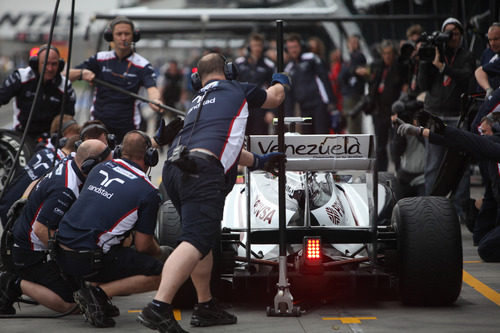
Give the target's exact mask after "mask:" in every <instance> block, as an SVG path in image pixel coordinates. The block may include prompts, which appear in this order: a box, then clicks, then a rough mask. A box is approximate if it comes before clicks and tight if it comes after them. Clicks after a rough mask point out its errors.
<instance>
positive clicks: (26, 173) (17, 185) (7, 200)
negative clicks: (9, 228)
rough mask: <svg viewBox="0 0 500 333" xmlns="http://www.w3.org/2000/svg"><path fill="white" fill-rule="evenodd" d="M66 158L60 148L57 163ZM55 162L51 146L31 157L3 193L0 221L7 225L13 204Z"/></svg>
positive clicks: (0, 203) (0, 202)
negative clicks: (8, 214) (8, 213)
mask: <svg viewBox="0 0 500 333" xmlns="http://www.w3.org/2000/svg"><path fill="white" fill-rule="evenodd" d="M63 158H64V153H63V152H62V151H61V150H60V149H59V150H58V152H57V155H56V165H57V163H59V161H61V160H62V159H63ZM53 162H54V150H53V149H51V148H43V149H41V150H39V151H37V152H36V154H35V155H34V156H33V157H31V159H30V160H29V161H28V163H27V164H26V166H25V167H24V169H23V171H22V172H21V173H20V174H19V175H18V176H16V178H15V179H14V180H12V182H11V183H10V184H9V186H8V187H7V188H5V189H4V191H5V193H3V195H2V200H1V201H0V221H1V222H2V225H3V226H5V223H7V212H8V211H9V209H10V207H11V206H12V204H13V203H14V202H15V201H16V200H18V199H20V198H21V196H22V195H23V193H24V191H25V190H26V188H27V187H28V186H29V184H31V182H32V181H34V180H36V179H38V178H40V177H42V176H43V175H45V174H46V173H47V172H48V171H49V170H50V169H52V163H53Z"/></svg>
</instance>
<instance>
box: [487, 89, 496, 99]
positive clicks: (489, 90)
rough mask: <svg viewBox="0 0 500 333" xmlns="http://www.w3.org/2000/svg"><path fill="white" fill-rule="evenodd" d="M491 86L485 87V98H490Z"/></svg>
mask: <svg viewBox="0 0 500 333" xmlns="http://www.w3.org/2000/svg"><path fill="white" fill-rule="evenodd" d="M493 91H494V90H493V88H491V87H489V88H488V89H486V99H488V98H490V96H491V94H492V93H493Z"/></svg>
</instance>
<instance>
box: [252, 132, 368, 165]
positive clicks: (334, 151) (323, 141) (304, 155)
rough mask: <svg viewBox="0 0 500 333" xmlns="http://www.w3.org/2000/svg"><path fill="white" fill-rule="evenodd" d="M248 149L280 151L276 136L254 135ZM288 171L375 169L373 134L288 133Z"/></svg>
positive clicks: (286, 151) (286, 137) (260, 151)
mask: <svg viewBox="0 0 500 333" xmlns="http://www.w3.org/2000/svg"><path fill="white" fill-rule="evenodd" d="M247 148H248V150H249V151H251V152H253V153H255V154H259V155H262V154H267V153H270V152H276V151H278V136H277V135H251V136H249V137H248V141H247ZM285 153H286V159H287V162H286V170H287V171H332V170H334V171H337V170H373V167H374V163H375V150H374V137H373V135H371V134H355V135H351V134H311V135H299V134H295V133H288V134H285Z"/></svg>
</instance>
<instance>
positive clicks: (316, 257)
mask: <svg viewBox="0 0 500 333" xmlns="http://www.w3.org/2000/svg"><path fill="white" fill-rule="evenodd" d="M300 271H301V272H302V273H304V274H313V275H316V274H322V273H323V271H324V268H323V256H322V254H321V237H319V236H306V237H304V243H303V250H302V257H301V258H300Z"/></svg>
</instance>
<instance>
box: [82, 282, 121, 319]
mask: <svg viewBox="0 0 500 333" xmlns="http://www.w3.org/2000/svg"><path fill="white" fill-rule="evenodd" d="M97 294H98V292H97V290H96V289H95V288H94V287H88V288H82V289H80V290H78V291H75V293H74V294H73V298H74V299H75V303H76V304H78V307H79V308H80V311H81V312H82V313H83V316H84V317H85V319H86V320H88V321H89V322H90V323H91V324H92V325H94V326H95V327H113V326H115V321H114V320H113V319H112V318H110V317H109V316H108V315H107V314H106V312H105V309H104V308H105V305H104V303H102V302H99V297H98V296H97Z"/></svg>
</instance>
